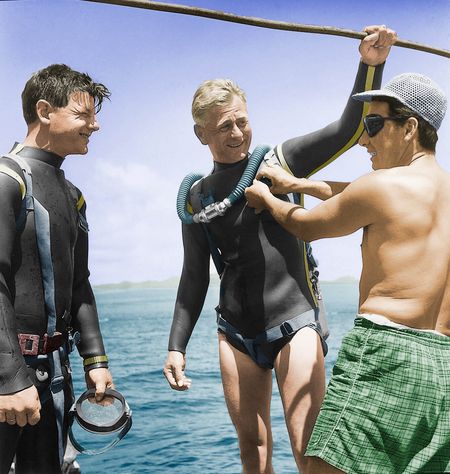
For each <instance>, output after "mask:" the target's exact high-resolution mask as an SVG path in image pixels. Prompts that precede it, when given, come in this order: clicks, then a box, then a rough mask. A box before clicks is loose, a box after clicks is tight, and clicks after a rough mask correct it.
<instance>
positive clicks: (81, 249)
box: [71, 193, 113, 400]
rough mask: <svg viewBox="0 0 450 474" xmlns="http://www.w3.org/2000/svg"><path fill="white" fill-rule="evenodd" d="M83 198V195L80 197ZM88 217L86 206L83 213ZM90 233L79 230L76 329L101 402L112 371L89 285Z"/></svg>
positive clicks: (89, 377) (74, 292)
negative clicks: (109, 368) (109, 366)
mask: <svg viewBox="0 0 450 474" xmlns="http://www.w3.org/2000/svg"><path fill="white" fill-rule="evenodd" d="M80 195H81V193H80ZM80 212H81V214H82V216H83V217H84V218H85V217H86V204H84V205H83V207H82V208H81V210H80ZM88 247H89V243H88V233H87V231H86V230H84V229H82V228H79V229H78V237H77V242H76V244H75V253H74V260H75V262H74V280H73V289H72V307H71V314H72V326H73V329H74V330H75V331H78V332H79V333H80V342H79V343H78V345H77V349H78V352H79V354H80V356H81V357H82V358H83V366H84V370H85V378H86V385H87V387H88V388H95V389H96V395H95V396H96V398H97V400H101V399H102V398H103V396H104V393H105V389H106V388H109V387H113V381H112V376H111V374H110V372H109V370H108V359H107V357H106V354H105V348H104V345H103V338H102V334H101V331H100V324H99V321H98V313H97V307H96V304H95V298H94V293H93V291H92V288H91V284H90V282H89V269H88Z"/></svg>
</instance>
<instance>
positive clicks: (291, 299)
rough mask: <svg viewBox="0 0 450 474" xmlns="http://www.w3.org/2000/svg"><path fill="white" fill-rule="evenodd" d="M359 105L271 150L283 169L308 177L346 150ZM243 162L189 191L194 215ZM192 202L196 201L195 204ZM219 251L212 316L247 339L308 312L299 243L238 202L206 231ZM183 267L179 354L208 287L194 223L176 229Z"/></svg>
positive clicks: (172, 342) (368, 77) (371, 82)
mask: <svg viewBox="0 0 450 474" xmlns="http://www.w3.org/2000/svg"><path fill="white" fill-rule="evenodd" d="M382 70H383V65H380V66H377V67H376V68H375V67H371V66H367V65H365V64H363V63H360V66H359V69H358V74H357V76H356V80H355V84H354V87H353V90H352V94H355V93H357V92H361V91H364V90H370V89H376V88H379V87H380V85H381V76H382ZM365 107H367V106H364V104H363V103H362V102H358V101H355V100H353V99H351V97H350V98H349V100H348V102H347V105H346V107H345V110H344V112H343V114H342V116H341V118H340V119H339V120H337V121H336V122H333V123H331V124H330V125H328V126H327V127H325V128H323V129H321V130H319V131H317V132H314V133H310V134H308V135H304V136H301V137H297V138H293V139H291V140H288V141H286V142H284V143H282V144H281V145H278V146H277V147H275V149H274V151H275V154H276V156H277V158H278V160H279V161H280V163H281V164H282V166H283V167H284V168H287V169H288V170H290V171H291V172H292V173H293V174H294V175H295V176H297V177H308V176H310V175H311V174H313V173H314V172H316V171H318V170H319V169H321V168H323V167H324V166H326V165H327V164H328V163H330V162H331V161H333V160H334V159H335V158H337V157H338V156H339V155H340V154H342V153H344V152H345V151H346V150H348V149H349V148H350V147H351V146H353V145H354V144H355V143H356V142H357V140H358V138H359V137H360V135H361V133H362V131H363V125H362V117H363V114H364V110H365ZM246 162H247V160H246V159H244V160H242V161H240V162H238V163H235V164H232V165H223V164H220V163H214V170H213V171H212V173H211V174H210V175H209V176H207V177H206V178H204V179H203V180H201V182H200V183H199V184H198V185H195V186H194V187H193V190H192V192H191V204H192V207H193V209H194V211H195V212H198V211H199V210H200V208H201V207H202V204H201V202H199V201H203V206H204V205H205V204H209V203H210V202H211V199H212V200H213V201H222V200H223V199H224V198H225V197H227V196H228V195H229V194H230V192H231V191H232V190H233V189H234V188H235V186H236V184H237V182H238V181H239V179H240V177H241V175H242V173H243V171H244V169H245V166H246ZM196 196H197V197H198V196H200V198H196ZM207 228H208V231H209V234H210V235H211V237H212V239H213V241H214V243H215V245H217V247H218V248H219V249H220V252H221V254H222V259H223V261H224V263H225V270H224V272H223V274H222V278H221V284H220V313H221V315H222V317H223V318H225V319H226V320H227V321H228V322H229V323H231V324H232V325H233V326H234V327H235V328H237V329H238V330H239V332H240V333H241V334H242V335H243V336H245V337H249V338H252V337H254V336H255V335H257V334H259V333H261V332H262V331H264V330H266V329H268V328H271V327H273V326H276V325H279V324H281V323H283V322H284V321H287V320H289V319H291V318H293V317H295V316H297V315H299V314H302V313H303V312H305V311H308V310H310V309H312V308H314V307H315V306H316V303H315V301H314V295H313V291H312V288H311V282H310V277H309V269H308V264H307V261H306V254H305V244H304V243H303V242H301V241H299V240H298V239H297V238H296V237H294V236H293V235H291V234H290V233H288V232H287V231H286V230H284V229H283V228H282V227H281V226H280V225H279V224H278V223H277V222H276V221H275V220H274V219H273V217H272V216H271V215H270V213H269V212H267V211H264V212H262V213H261V214H258V215H257V214H255V212H254V210H253V209H251V208H248V207H247V206H246V201H245V199H242V200H241V201H239V202H237V203H236V204H234V205H233V206H232V207H231V208H230V209H228V210H227V212H226V214H225V215H224V216H222V217H217V218H216V219H214V220H213V221H212V222H211V223H210V224H207ZM182 232H183V245H184V263H183V271H182V275H181V280H180V284H179V287H178V294H177V300H176V304H175V311H174V317H173V322H172V328H171V333H170V339H169V350H176V351H180V352H185V350H186V346H187V343H188V341H189V338H190V336H191V333H192V330H193V328H194V326H195V324H196V322H197V319H198V317H199V315H200V312H201V309H202V307H203V303H204V299H205V296H206V292H207V289H208V285H209V262H210V252H209V245H208V241H207V237H206V234H205V232H204V229H203V228H202V226H201V225H200V224H190V225H185V224H183V227H182Z"/></svg>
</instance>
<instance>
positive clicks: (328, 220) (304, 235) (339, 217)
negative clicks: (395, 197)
mask: <svg viewBox="0 0 450 474" xmlns="http://www.w3.org/2000/svg"><path fill="white" fill-rule="evenodd" d="M377 182H378V179H377V178H376V177H375V174H373V173H371V174H370V175H366V176H363V177H362V178H359V179H357V180H356V181H354V182H353V183H350V184H349V185H348V186H347V187H346V189H345V190H344V191H342V193H339V194H337V195H336V196H334V197H332V198H330V199H328V200H327V201H325V202H323V203H320V204H319V205H318V206H316V207H315V208H313V209H311V210H310V211H307V210H306V209H304V208H302V207H301V206H298V205H295V204H291V203H289V202H285V201H281V200H280V199H278V198H276V197H275V196H273V195H272V193H271V192H270V190H269V188H268V187H267V186H266V185H265V184H263V183H261V182H260V181H257V180H255V181H254V183H253V185H252V186H251V187H249V188H247V190H246V192H245V195H246V198H247V201H248V204H249V206H250V207H254V208H255V209H256V212H261V210H263V209H267V210H268V211H269V212H270V213H271V214H272V216H273V217H274V218H275V220H276V221H277V222H278V223H279V224H281V225H282V226H283V227H284V228H285V229H286V230H287V231H289V232H291V233H292V234H294V235H295V236H297V237H299V238H300V239H302V240H303V241H305V242H311V241H313V240H318V239H324V238H331V237H341V236H344V235H348V234H351V233H353V232H355V231H356V230H358V229H361V228H363V227H366V226H368V225H370V224H373V223H374V222H375V220H376V218H377V213H378V206H377V199H378V196H379V195H380V188H379V186H378V184H377Z"/></svg>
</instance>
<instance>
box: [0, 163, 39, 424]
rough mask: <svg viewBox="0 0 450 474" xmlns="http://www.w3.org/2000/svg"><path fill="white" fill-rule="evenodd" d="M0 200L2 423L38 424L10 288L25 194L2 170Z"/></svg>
mask: <svg viewBox="0 0 450 474" xmlns="http://www.w3.org/2000/svg"><path fill="white" fill-rule="evenodd" d="M17 171H18V172H20V171H19V170H17ZM0 201H1V203H2V205H1V206H0V228H1V232H0V423H3V422H7V423H9V424H17V425H19V426H25V425H26V424H27V423H28V424H30V425H35V424H36V423H37V422H38V421H39V419H40V414H39V411H40V408H41V404H40V402H39V396H38V393H37V390H36V387H35V386H34V385H33V383H32V381H31V379H30V378H29V376H28V370H27V366H26V364H25V360H24V358H23V356H22V353H21V350H20V347H19V342H18V338H17V328H16V324H15V311H14V306H13V301H12V296H11V293H10V289H9V288H10V286H9V285H10V284H11V283H12V281H13V278H14V276H13V275H12V269H11V264H12V262H11V256H12V253H13V248H14V242H15V237H16V220H17V218H18V216H19V213H20V208H21V203H22V196H21V193H20V189H19V185H18V183H17V182H16V181H15V180H14V179H12V178H11V177H9V176H8V175H5V174H3V173H0Z"/></svg>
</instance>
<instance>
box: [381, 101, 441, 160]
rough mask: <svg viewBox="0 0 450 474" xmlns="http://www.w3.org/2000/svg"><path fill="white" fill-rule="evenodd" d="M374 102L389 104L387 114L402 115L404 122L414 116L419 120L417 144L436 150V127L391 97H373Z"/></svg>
mask: <svg viewBox="0 0 450 474" xmlns="http://www.w3.org/2000/svg"><path fill="white" fill-rule="evenodd" d="M373 100H374V101H376V102H387V103H388V105H389V114H390V115H396V116H400V117H404V121H402V122H400V123H405V122H406V120H408V118H410V117H414V118H415V119H417V121H418V122H419V126H418V130H419V144H420V145H421V146H422V147H423V148H425V149H426V150H429V151H432V152H434V151H436V143H437V141H438V134H437V131H436V129H435V128H434V127H433V126H432V125H431V124H430V123H429V122H427V121H426V120H425V119H423V118H422V117H421V116H420V115H418V114H417V113H415V112H414V111H412V110H411V109H410V108H409V107H407V106H406V105H403V104H402V103H401V102H400V101H398V100H396V99H393V98H392V97H374V98H373Z"/></svg>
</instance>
